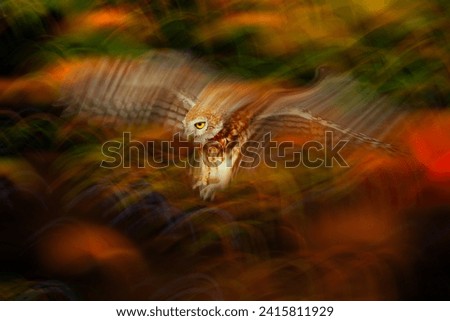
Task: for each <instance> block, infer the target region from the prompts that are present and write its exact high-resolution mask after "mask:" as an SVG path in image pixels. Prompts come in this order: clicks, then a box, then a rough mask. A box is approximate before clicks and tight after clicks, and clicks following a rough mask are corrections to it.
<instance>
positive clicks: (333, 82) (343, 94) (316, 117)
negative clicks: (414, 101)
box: [249, 75, 403, 152]
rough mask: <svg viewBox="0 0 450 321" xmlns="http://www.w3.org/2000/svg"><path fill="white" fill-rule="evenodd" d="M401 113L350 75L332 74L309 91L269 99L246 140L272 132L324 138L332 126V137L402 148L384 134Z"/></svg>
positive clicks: (387, 149)
mask: <svg viewBox="0 0 450 321" xmlns="http://www.w3.org/2000/svg"><path fill="white" fill-rule="evenodd" d="M402 117H403V112H400V111H399V109H398V108H396V107H395V106H393V105H392V104H390V103H389V102H388V101H387V99H386V98H382V97H377V96H376V95H375V94H374V93H373V90H368V89H367V88H365V89H364V88H363V86H362V85H361V84H360V83H358V81H356V80H355V79H353V78H352V77H351V76H349V75H330V76H328V77H326V78H325V79H323V80H322V81H321V82H320V83H319V84H317V85H315V86H313V87H311V88H309V89H308V90H305V91H301V92H300V91H298V92H295V91H292V92H289V93H281V94H279V95H278V97H275V98H274V99H272V102H271V103H270V104H269V105H268V107H267V108H266V109H265V112H264V113H262V114H261V115H259V116H258V117H256V118H255V119H254V120H253V122H252V126H251V128H250V135H249V140H250V141H256V142H260V141H261V140H262V139H263V137H264V135H267V134H270V135H271V137H272V138H274V139H277V137H278V138H279V137H289V138H291V139H293V140H294V141H300V142H302V141H304V138H307V139H308V140H318V141H322V140H323V139H324V137H325V132H327V131H330V132H332V133H333V137H334V138H335V139H344V140H347V141H348V142H349V143H351V144H353V145H363V146H366V147H371V148H381V149H384V150H386V151H389V152H401V151H399V150H398V148H396V147H395V146H393V145H392V144H389V143H388V142H384V139H385V138H386V137H388V136H389V135H390V132H391V131H392V129H393V128H395V124H396V123H397V122H398V121H399V120H400V119H401V118H402ZM297 138H298V139H297ZM351 144H350V145H351Z"/></svg>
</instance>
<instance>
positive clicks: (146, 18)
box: [0, 0, 450, 300]
mask: <svg viewBox="0 0 450 321" xmlns="http://www.w3.org/2000/svg"><path fill="white" fill-rule="evenodd" d="M449 14H450V5H449V2H448V1H446V0H431V1H425V0H422V1H417V0H414V1H413V0H399V1H395V0H391V1H369V0H367V1H350V0H344V1H342V0H340V1H337V0H336V1H335V0H322V1H294V0H259V1H256V0H254V1H251V0H242V1H224V0H223V1H222V0H210V1H206V0H197V1H175V0H174V1H170V0H160V1H149V0H147V1H146V0H142V1H138V0H136V1H132V0H129V1H120V0H117V1H106V0H105V1H87V0H67V1H59V0H3V1H1V2H0V128H1V131H0V298H1V299H4V300H11V299H16V300H30V299H32V300H35V299H43V300H57V299H73V300H107V299H118V300H126V299H139V300H153V299H156V300H194V299H196V300H203V299H208V300H209V299H228V300H274V299H278V300H305V299H306V300H333V299H339V300H348V299H353V300H361V299H372V300H387V299H388V300H425V299H434V300H443V299H445V300H448V299H450V277H449V274H450V272H449V271H450V259H449V255H448V249H449V248H450V216H449V215H450V114H449V106H450V81H449V80H450V34H449V33H448V30H450V17H449ZM159 48H172V49H177V50H180V51H184V52H189V53H191V54H192V55H194V56H197V57H200V58H202V59H204V60H205V61H207V62H209V63H210V64H211V65H213V66H214V67H215V68H217V69H219V70H222V71H224V72H226V73H229V74H230V75H236V76H238V77H241V78H244V79H262V80H264V81H268V82H273V83H274V84H277V85H289V86H302V85H305V84H308V83H309V82H310V81H311V80H312V79H313V77H314V74H315V71H316V70H317V68H318V67H319V66H322V65H327V66H331V67H332V68H333V69H334V70H338V71H349V72H351V73H352V74H353V75H354V77H355V78H356V79H358V80H359V81H361V82H362V83H363V84H364V85H365V86H367V87H368V88H371V89H372V90H373V92H375V93H377V94H379V95H385V96H387V97H389V99H390V100H392V102H393V103H394V104H395V105H396V106H399V108H401V109H402V110H406V111H407V113H406V114H405V117H404V118H403V119H402V121H401V122H400V123H399V124H397V125H396V126H397V130H396V139H397V141H398V143H399V144H401V146H402V147H403V148H404V149H405V150H407V151H408V153H409V156H408V157H399V158H396V157H391V156H386V155H383V153H380V152H369V151H367V150H365V151H361V152H360V154H359V155H358V154H357V155H355V156H354V157H355V158H360V159H364V161H363V162H361V163H360V164H359V165H358V166H356V167H355V168H352V171H351V172H350V173H346V174H343V173H341V172H339V171H336V170H335V169H326V168H321V169H316V170H311V169H306V168H296V169H292V170H287V169H277V170H271V169H267V168H259V169H257V170H255V172H250V173H246V172H244V173H242V174H241V175H239V176H238V178H237V180H236V181H235V182H234V183H233V184H232V185H231V186H230V188H229V189H228V190H227V191H225V192H223V193H221V194H220V195H218V198H217V200H216V201H214V202H203V201H201V200H200V199H199V198H198V195H197V193H196V192H195V191H191V189H190V187H189V178H188V177H187V175H186V171H184V170H182V169H179V168H174V167H169V168H167V169H158V170H156V169H152V168H143V169H138V168H132V169H126V168H123V169H120V168H119V169H115V170H113V171H111V170H109V169H102V168H100V167H99V163H100V161H101V160H102V155H101V153H100V146H101V144H102V143H103V142H104V141H106V140H108V139H110V138H113V137H117V136H120V131H119V130H118V129H111V128H104V127H101V126H97V125H95V124H92V123H87V122H83V121H80V120H77V119H65V118H61V117H60V114H61V108H62V107H61V106H57V105H55V101H56V100H57V98H58V94H59V88H60V85H61V81H62V79H63V78H64V77H65V76H66V75H67V74H69V73H71V72H74V71H75V72H76V68H77V66H79V65H80V64H82V63H83V62H84V61H86V60H88V59H95V58H98V57H103V56H126V57H138V56H140V55H142V54H145V53H146V52H148V51H149V50H152V49H159ZM136 135H137V136H139V137H142V138H143V139H151V138H153V139H155V138H158V137H159V135H160V133H159V132H158V130H157V129H155V128H152V126H149V127H148V128H147V129H146V130H144V131H141V132H139V133H136ZM362 156H364V158H362Z"/></svg>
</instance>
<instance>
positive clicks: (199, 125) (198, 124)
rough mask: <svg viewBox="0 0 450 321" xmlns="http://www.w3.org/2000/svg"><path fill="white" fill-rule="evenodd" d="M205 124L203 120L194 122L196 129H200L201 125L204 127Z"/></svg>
mask: <svg viewBox="0 0 450 321" xmlns="http://www.w3.org/2000/svg"><path fill="white" fill-rule="evenodd" d="M205 125H206V122H205V121H200V122H198V123H195V124H194V126H195V128H197V129H202V128H203V127H205Z"/></svg>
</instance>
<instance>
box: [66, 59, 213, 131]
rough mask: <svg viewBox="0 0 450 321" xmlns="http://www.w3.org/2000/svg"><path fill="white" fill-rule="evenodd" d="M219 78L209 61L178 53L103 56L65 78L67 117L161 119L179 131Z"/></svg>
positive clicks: (134, 121)
mask: <svg viewBox="0 0 450 321" xmlns="http://www.w3.org/2000/svg"><path fill="white" fill-rule="evenodd" d="M214 77H215V73H214V71H212V69H211V68H209V67H208V66H206V64H204V63H202V62H200V61H197V60H195V59H193V58H192V57H190V56H189V55H187V54H182V53H177V52H174V51H158V52H152V53H150V54H148V55H146V56H145V57H142V58H139V59H119V58H102V59H99V60H96V61H90V62H88V63H85V64H84V65H83V66H82V67H80V68H77V69H76V71H75V72H74V73H71V74H70V75H69V77H67V79H66V81H65V82H64V85H63V86H62V90H61V98H60V99H59V101H58V104H59V105H63V106H66V108H65V111H64V113H63V116H72V115H83V114H84V115H86V116H87V117H97V118H100V119H102V118H103V119H104V120H105V122H107V123H125V124H132V125H139V124H149V123H158V124H159V125H162V126H164V127H165V128H173V129H176V130H178V129H180V128H181V122H182V120H183V119H184V116H185V115H186V113H187V112H188V110H189V109H190V107H192V105H193V103H194V100H195V97H196V96H197V95H198V94H199V92H200V91H201V90H202V89H203V87H204V86H205V85H206V84H207V83H208V82H209V81H211V79H213V78H214Z"/></svg>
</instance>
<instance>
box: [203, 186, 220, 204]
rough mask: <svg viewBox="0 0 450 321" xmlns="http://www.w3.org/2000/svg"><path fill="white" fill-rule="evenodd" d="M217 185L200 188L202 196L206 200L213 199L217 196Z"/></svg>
mask: <svg viewBox="0 0 450 321" xmlns="http://www.w3.org/2000/svg"><path fill="white" fill-rule="evenodd" d="M216 190H217V186H216V185H207V186H203V187H201V188H200V197H201V198H202V199H203V200H204V201H213V200H214V197H215V196H216Z"/></svg>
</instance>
